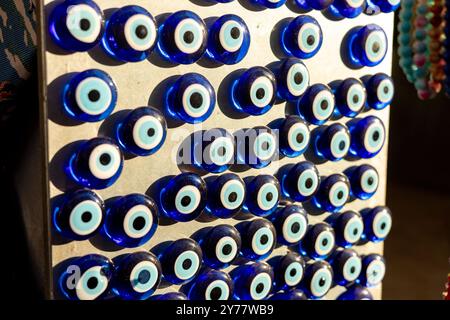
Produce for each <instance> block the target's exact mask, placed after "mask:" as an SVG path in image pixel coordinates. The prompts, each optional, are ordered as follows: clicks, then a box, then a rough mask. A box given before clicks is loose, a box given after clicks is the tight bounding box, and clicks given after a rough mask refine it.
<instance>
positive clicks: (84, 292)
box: [75, 266, 108, 300]
mask: <svg viewBox="0 0 450 320" xmlns="http://www.w3.org/2000/svg"><path fill="white" fill-rule="evenodd" d="M92 277H95V278H96V279H97V286H96V287H95V288H93V289H91V288H89V287H88V286H87V282H88V280H89V279H91V278H92ZM107 287H108V278H107V277H106V276H104V275H103V274H102V267H101V266H94V267H91V268H89V269H88V270H86V271H85V272H84V273H83V274H82V275H81V277H80V278H79V279H78V281H77V282H76V285H75V293H76V295H77V297H78V299H79V300H95V299H96V298H98V297H99V296H100V295H101V294H102V293H103V292H105V290H106V288H107Z"/></svg>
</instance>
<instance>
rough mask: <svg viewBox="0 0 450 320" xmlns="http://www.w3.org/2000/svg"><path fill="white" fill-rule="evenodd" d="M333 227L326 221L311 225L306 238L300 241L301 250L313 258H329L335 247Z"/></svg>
mask: <svg viewBox="0 0 450 320" xmlns="http://www.w3.org/2000/svg"><path fill="white" fill-rule="evenodd" d="M335 244H336V241H335V238H334V230H333V228H332V227H331V226H330V225H329V224H328V223H326V222H320V223H317V224H315V225H313V226H311V227H309V229H308V231H307V232H306V235H305V238H304V239H303V240H302V242H300V252H301V253H302V254H303V255H304V256H307V257H309V258H311V259H315V260H322V259H325V258H327V257H328V256H329V255H330V254H331V253H332V252H333V250H334V249H335Z"/></svg>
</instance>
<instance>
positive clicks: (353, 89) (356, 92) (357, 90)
mask: <svg viewBox="0 0 450 320" xmlns="http://www.w3.org/2000/svg"><path fill="white" fill-rule="evenodd" d="M355 96H357V97H358V102H356V103H355V101H354V97H355ZM366 97H367V93H366V90H365V89H364V87H363V85H362V84H360V83H355V84H353V85H351V86H350V88H348V91H347V106H348V108H349V109H350V110H351V111H354V112H359V110H361V109H362V108H363V107H364V103H365V102H366Z"/></svg>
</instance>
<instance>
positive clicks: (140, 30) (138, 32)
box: [135, 25, 148, 39]
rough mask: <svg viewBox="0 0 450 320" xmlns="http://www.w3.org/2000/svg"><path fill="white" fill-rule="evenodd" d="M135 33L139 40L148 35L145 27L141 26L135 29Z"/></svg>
mask: <svg viewBox="0 0 450 320" xmlns="http://www.w3.org/2000/svg"><path fill="white" fill-rule="evenodd" d="M135 33H136V37H138V38H139V39H144V38H145V37H146V36H147V34H148V30H147V28H146V27H145V26H142V25H141V26H138V27H137V28H136V31H135Z"/></svg>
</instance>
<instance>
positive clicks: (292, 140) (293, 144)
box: [288, 122, 311, 151]
mask: <svg viewBox="0 0 450 320" xmlns="http://www.w3.org/2000/svg"><path fill="white" fill-rule="evenodd" d="M298 131H301V132H302V135H303V141H302V142H301V143H298V141H297V136H298V134H299V132H298ZM293 133H296V134H295V135H294V134H293ZM310 137H311V135H310V132H309V129H308V126H307V125H306V124H305V123H303V122H298V123H295V124H294V125H292V127H290V128H289V131H288V144H289V147H290V148H291V149H292V150H294V151H301V150H304V149H305V148H306V147H307V146H308V144H309V140H310Z"/></svg>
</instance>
